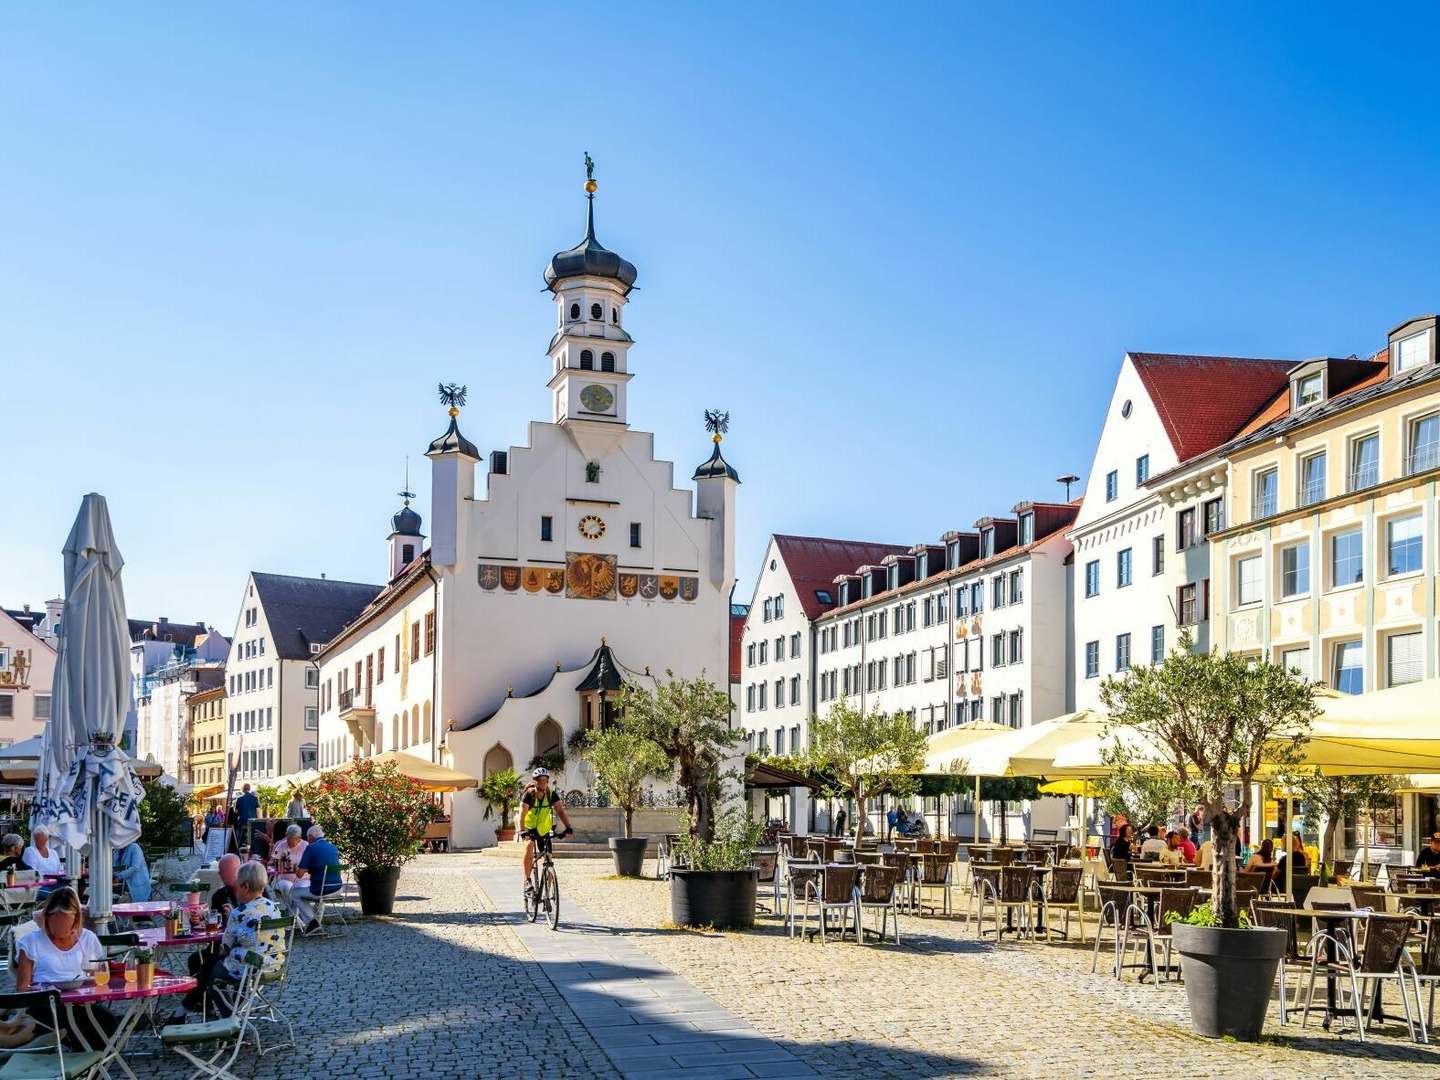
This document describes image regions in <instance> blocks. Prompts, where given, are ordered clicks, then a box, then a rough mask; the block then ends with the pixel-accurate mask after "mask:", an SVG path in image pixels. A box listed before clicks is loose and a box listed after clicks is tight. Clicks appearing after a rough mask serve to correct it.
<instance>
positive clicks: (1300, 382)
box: [1292, 371, 1325, 410]
mask: <svg viewBox="0 0 1440 1080" xmlns="http://www.w3.org/2000/svg"><path fill="white" fill-rule="evenodd" d="M1294 392H1295V403H1294V405H1293V406H1292V407H1293V408H1294V409H1297V410H1298V409H1303V408H1305V407H1306V406H1307V405H1314V404H1315V403H1316V402H1319V401H1323V400H1324V399H1325V373H1324V372H1323V371H1313V372H1311V373H1310V374H1309V375H1302V376H1300V378H1298V379H1296V380H1295V384H1294Z"/></svg>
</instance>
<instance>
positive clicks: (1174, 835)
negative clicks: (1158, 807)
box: [1160, 829, 1185, 866]
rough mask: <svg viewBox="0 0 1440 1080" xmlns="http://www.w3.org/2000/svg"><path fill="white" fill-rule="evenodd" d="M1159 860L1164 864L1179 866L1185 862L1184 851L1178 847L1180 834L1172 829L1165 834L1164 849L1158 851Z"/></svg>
mask: <svg viewBox="0 0 1440 1080" xmlns="http://www.w3.org/2000/svg"><path fill="white" fill-rule="evenodd" d="M1160 861H1161V862H1162V863H1164V864H1165V865H1166V866H1180V865H1181V864H1182V863H1184V862H1185V852H1184V850H1182V849H1181V847H1180V834H1179V833H1178V832H1176V831H1175V830H1174V829H1171V830H1170V831H1169V832H1168V833H1166V834H1165V850H1164V851H1162V852H1161V853H1160Z"/></svg>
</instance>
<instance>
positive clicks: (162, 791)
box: [140, 781, 195, 852]
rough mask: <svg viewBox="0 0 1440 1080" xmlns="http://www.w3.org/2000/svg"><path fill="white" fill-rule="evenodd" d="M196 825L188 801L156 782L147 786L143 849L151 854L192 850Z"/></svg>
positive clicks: (143, 804) (142, 809)
mask: <svg viewBox="0 0 1440 1080" xmlns="http://www.w3.org/2000/svg"><path fill="white" fill-rule="evenodd" d="M194 833H195V826H194V824H193V823H192V822H191V820H190V810H189V808H188V806H187V805H186V802H185V799H184V798H182V797H181V796H180V795H177V794H176V793H175V789H174V788H172V787H166V786H165V785H164V784H161V783H159V782H156V781H151V782H150V783H148V784H146V785H145V798H143V799H141V800H140V839H141V842H142V843H141V846H142V847H143V848H144V849H145V850H146V851H148V852H169V851H174V850H176V849H177V848H182V847H189V846H190V841H191V838H192V837H193V836H194Z"/></svg>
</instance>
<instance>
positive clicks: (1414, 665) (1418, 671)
mask: <svg viewBox="0 0 1440 1080" xmlns="http://www.w3.org/2000/svg"><path fill="white" fill-rule="evenodd" d="M1424 676H1425V635H1424V633H1423V632H1421V631H1419V630H1409V631H1406V632H1405V633H1402V634H1391V635H1390V636H1389V637H1387V638H1386V639H1385V685H1386V686H1404V685H1405V684H1406V683H1412V682H1419V681H1420V680H1421V679H1422V678H1424Z"/></svg>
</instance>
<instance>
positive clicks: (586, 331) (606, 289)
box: [545, 154, 636, 459]
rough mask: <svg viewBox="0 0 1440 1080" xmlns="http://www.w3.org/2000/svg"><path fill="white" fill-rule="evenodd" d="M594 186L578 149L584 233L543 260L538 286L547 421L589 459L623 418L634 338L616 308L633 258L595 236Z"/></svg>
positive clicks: (621, 306) (631, 282) (621, 305)
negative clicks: (551, 314)
mask: <svg viewBox="0 0 1440 1080" xmlns="http://www.w3.org/2000/svg"><path fill="white" fill-rule="evenodd" d="M595 188H596V184H595V163H594V161H592V160H591V159H590V155H589V154H586V155H585V200H586V210H585V238H584V239H583V240H581V241H580V243H578V244H576V245H575V246H574V247H573V248H570V249H569V250H568V251H561V252H558V253H557V254H556V255H555V256H554V257H553V258H551V260H550V265H549V266H547V267H546V268H545V287H546V288H548V289H549V290H550V292H551V294H552V295H553V296H554V298H555V336H554V337H552V338H551V339H550V350H549V352H550V365H551V374H550V383H549V386H550V392H551V394H552V396H553V399H554V408H555V423H557V424H559V425H561V426H562V427H564V428H565V429H566V430H567V431H569V432H570V434H571V436H572V437H573V438H574V439H575V442H576V444H577V445H578V446H579V447H580V449H581V450H582V451H584V452H585V453H586V455H587V456H588V457H590V458H592V459H593V458H596V457H599V456H601V455H602V453H603V451H604V450H605V449H606V448H608V447H609V446H611V445H613V444H614V443H615V442H617V441H618V437H619V433H621V432H623V431H624V430H625V428H626V427H627V426H628V425H629V420H628V419H627V417H626V411H625V388H626V384H627V383H629V381H630V366H629V360H628V354H629V351H630V346H631V345H632V344H634V342H633V340H632V339H631V337H630V335H629V334H628V333H627V332H626V331H625V314H624V312H625V302H626V299H627V298H628V297H629V295H630V290H631V289H632V288H634V286H635V276H636V272H635V266H634V264H633V263H631V262H629V261H628V260H626V259H623V258H621V257H620V256H619V255H617V254H615V252H613V251H609V250H607V249H606V248H604V247H602V246H601V244H600V241H599V240H597V239H596V238H595Z"/></svg>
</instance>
